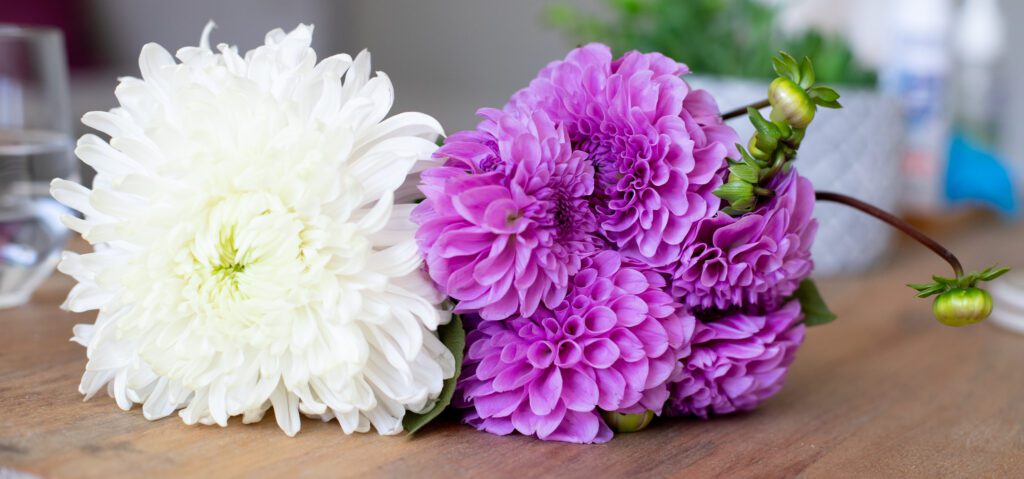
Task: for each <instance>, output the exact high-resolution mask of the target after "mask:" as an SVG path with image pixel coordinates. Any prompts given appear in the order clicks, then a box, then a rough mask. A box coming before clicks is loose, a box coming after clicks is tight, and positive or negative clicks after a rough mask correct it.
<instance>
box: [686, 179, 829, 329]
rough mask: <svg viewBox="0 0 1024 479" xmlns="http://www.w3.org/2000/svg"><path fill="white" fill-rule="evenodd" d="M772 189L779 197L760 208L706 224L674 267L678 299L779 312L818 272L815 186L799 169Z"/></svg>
mask: <svg viewBox="0 0 1024 479" xmlns="http://www.w3.org/2000/svg"><path fill="white" fill-rule="evenodd" d="M771 187H772V189H773V190H775V194H776V196H775V197H774V198H772V199H771V200H770V201H769V202H768V203H767V204H765V205H764V206H762V207H760V208H759V209H757V210H755V211H753V212H751V213H747V214H745V215H743V216H739V217H731V216H729V215H726V214H718V215H716V216H714V217H713V218H710V219H707V220H704V221H702V222H701V224H700V225H699V226H698V227H697V234H696V237H695V238H694V241H693V242H692V243H691V244H690V245H689V246H688V247H687V248H686V249H685V250H684V251H683V254H682V258H681V259H680V261H679V264H678V265H673V266H671V267H672V268H675V272H674V273H673V276H674V278H673V281H672V294H673V295H674V296H676V297H682V298H684V301H685V302H686V305H687V306H689V307H691V308H696V309H702V308H714V309H720V310H727V309H730V308H735V307H740V308H743V307H748V306H757V307H761V308H767V309H774V308H776V307H778V306H779V301H780V298H786V297H788V296H790V295H791V294H793V292H794V291H796V288H797V287H798V286H799V285H800V281H801V280H803V279H804V278H806V277H807V275H809V274H810V273H811V269H813V267H814V262H813V261H812V260H811V243H812V242H813V241H814V233H815V232H816V231H817V230H818V222H817V221H816V220H814V218H812V217H811V212H812V210H813V208H814V187H813V186H812V185H811V182H810V181H808V180H807V179H806V178H804V177H802V176H799V175H798V174H797V173H796V170H793V171H792V172H791V173H789V174H787V175H785V176H780V177H778V179H777V180H776V181H775V184H774V185H771Z"/></svg>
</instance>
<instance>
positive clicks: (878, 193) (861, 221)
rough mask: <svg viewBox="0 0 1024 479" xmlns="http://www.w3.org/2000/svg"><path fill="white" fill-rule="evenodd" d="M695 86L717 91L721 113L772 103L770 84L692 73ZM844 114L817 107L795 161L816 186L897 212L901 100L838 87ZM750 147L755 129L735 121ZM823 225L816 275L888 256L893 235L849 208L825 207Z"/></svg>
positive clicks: (820, 214) (821, 206)
mask: <svg viewBox="0 0 1024 479" xmlns="http://www.w3.org/2000/svg"><path fill="white" fill-rule="evenodd" d="M687 80H688V81H689V82H690V84H691V85H692V86H693V87H694V88H703V89H705V90H708V91H709V92H711V94H712V95H714V97H715V99H716V100H717V101H718V107H719V108H721V109H722V111H728V110H731V109H733V108H736V107H739V106H742V105H746V104H748V103H752V102H755V101H758V100H761V99H763V98H765V96H766V95H767V90H768V82H767V81H752V80H741V79H731V78H718V77H701V76H691V77H687ZM837 90H839V92H840V94H841V95H842V97H841V98H840V99H839V101H840V102H841V103H842V104H843V108H842V109H841V110H829V109H825V108H820V109H818V113H817V115H816V116H815V118H814V122H813V123H812V124H811V126H810V127H808V131H807V136H806V137H805V139H804V142H803V144H802V145H801V147H800V153H799V157H798V161H797V163H796V166H797V168H798V169H799V170H800V173H801V174H803V175H805V176H807V177H808V178H810V179H811V181H813V182H814V186H815V189H817V190H828V191H835V192H839V193H844V194H848V195H851V196H855V197H857V198H860V199H862V200H864V201H867V202H869V203H872V204H874V205H876V206H878V207H881V208H883V209H886V210H889V211H893V209H894V208H895V207H896V206H897V201H898V199H899V175H900V170H899V152H900V147H901V139H902V124H901V123H900V113H899V107H898V103H897V102H896V101H895V100H894V99H892V98H889V97H885V96H882V95H881V94H879V93H878V92H876V91H874V90H865V89H857V88H842V87H840V88H837ZM730 124H731V125H732V126H733V127H734V128H736V131H737V132H738V133H739V135H740V138H741V139H742V140H743V142H742V143H743V144H745V143H746V140H747V139H749V138H750V135H751V134H752V133H753V131H754V128H753V126H751V125H750V122H749V121H748V120H747V119H746V117H745V116H744V117H741V118H738V119H735V120H732V121H731V122H730ZM814 215H815V217H816V218H817V219H818V222H819V223H820V228H819V230H818V236H817V239H816V240H815V243H814V248H813V250H812V252H813V255H814V261H815V273H816V274H821V275H837V274H848V273H857V272H861V271H864V270H867V269H869V268H870V267H872V266H873V265H875V264H877V263H878V262H879V261H880V260H881V259H882V258H884V257H885V255H886V253H887V252H888V250H889V244H890V241H891V239H892V236H893V231H892V230H891V229H890V228H889V227H888V226H887V225H885V224H883V223H882V222H880V221H878V220H876V219H874V218H872V217H869V216H866V215H864V214H862V213H860V212H858V211H855V210H853V209H850V208H848V207H846V206H842V205H836V204H832V203H818V204H817V205H816V206H815V210H814Z"/></svg>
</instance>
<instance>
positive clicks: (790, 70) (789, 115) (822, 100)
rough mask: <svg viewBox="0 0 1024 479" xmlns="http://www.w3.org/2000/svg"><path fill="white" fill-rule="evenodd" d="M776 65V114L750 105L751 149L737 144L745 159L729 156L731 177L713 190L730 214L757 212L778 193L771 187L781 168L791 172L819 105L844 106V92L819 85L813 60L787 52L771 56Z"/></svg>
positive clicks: (772, 88)
mask: <svg viewBox="0 0 1024 479" xmlns="http://www.w3.org/2000/svg"><path fill="white" fill-rule="evenodd" d="M772 65H773V66H774V68H775V73H776V74H778V78H776V79H775V80H773V81H772V82H771V84H770V85H769V86H768V105H770V106H771V107H772V109H771V113H770V114H769V117H768V118H765V117H764V116H762V115H761V112H760V111H758V109H757V108H754V107H753V106H751V107H748V108H747V116H748V117H749V118H750V122H751V123H752V124H753V125H754V129H755V133H754V134H753V135H752V136H751V138H750V141H749V142H748V143H747V147H746V148H744V147H743V146H741V145H736V148H737V149H738V150H739V152H740V156H741V158H740V159H739V160H733V159H730V160H729V177H728V179H727V181H726V183H725V184H724V185H722V186H720V187H719V188H718V189H716V190H715V192H714V194H715V195H716V196H718V197H719V198H722V200H724V201H725V202H726V204H727V205H728V206H726V207H724V208H722V211H724V212H725V213H727V214H730V215H734V216H735V215H741V214H743V213H746V212H749V211H752V210H753V209H754V208H756V207H757V205H758V202H759V201H760V200H761V199H763V198H770V197H771V196H772V195H774V192H773V191H772V190H771V189H769V188H768V187H767V185H768V184H769V183H770V182H771V180H772V179H773V178H774V177H775V176H776V175H777V174H779V172H782V173H786V172H788V171H789V169H790V168H791V167H792V162H793V161H794V160H795V159H796V152H797V150H798V149H799V148H800V142H801V141H803V138H804V132H805V131H806V130H807V126H808V125H809V124H810V123H811V120H813V119H814V114H815V112H816V111H817V107H819V106H821V107H825V108H841V107H842V105H840V104H839V101H838V100H839V93H837V92H836V91H835V90H833V89H831V88H829V87H826V86H815V85H814V67H813V65H812V64H811V59H810V58H807V57H804V59H803V61H801V62H797V60H796V59H795V58H793V57H792V56H791V55H790V54H788V53H785V52H782V53H780V56H778V57H775V58H773V59H772ZM759 106H761V105H759ZM763 106H767V105H763Z"/></svg>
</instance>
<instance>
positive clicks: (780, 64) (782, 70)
mask: <svg viewBox="0 0 1024 479" xmlns="http://www.w3.org/2000/svg"><path fill="white" fill-rule="evenodd" d="M772 68H773V69H775V73H776V74H777V75H779V76H780V77H783V78H789V79H790V80H792V81H793V83H799V82H800V71H799V70H798V69H797V68H796V67H795V66H793V65H791V64H789V63H787V62H786V61H785V60H783V59H781V58H779V57H775V58H772Z"/></svg>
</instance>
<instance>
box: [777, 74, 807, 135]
mask: <svg viewBox="0 0 1024 479" xmlns="http://www.w3.org/2000/svg"><path fill="white" fill-rule="evenodd" d="M768 102H769V103H771V105H772V108H773V110H772V115H771V116H772V119H773V120H774V119H776V117H777V119H780V120H784V121H785V122H787V123H789V125H790V126H792V127H793V128H807V125H809V124H810V123H811V120H813V119H814V111H815V107H814V102H813V101H811V97H810V96H808V95H807V92H806V91H804V89H803V88H800V85H797V84H796V83H794V82H793V80H790V79H789V78H781V77H780V78H776V79H775V80H772V83H771V84H770V85H768Z"/></svg>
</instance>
